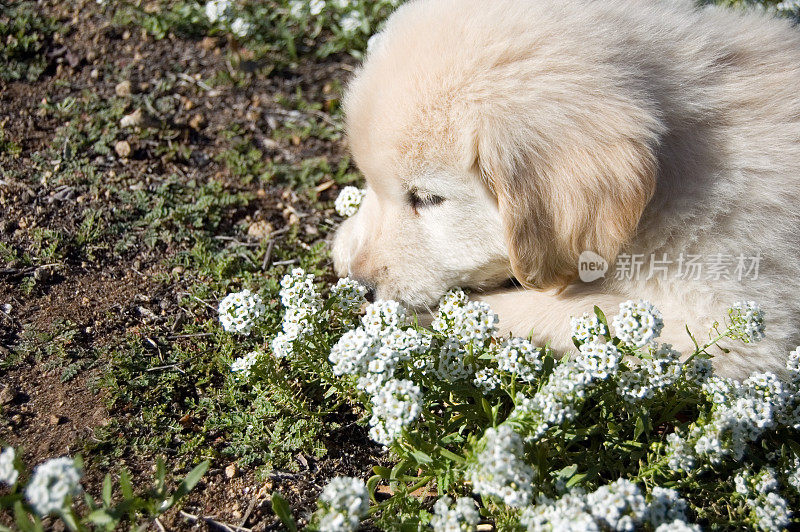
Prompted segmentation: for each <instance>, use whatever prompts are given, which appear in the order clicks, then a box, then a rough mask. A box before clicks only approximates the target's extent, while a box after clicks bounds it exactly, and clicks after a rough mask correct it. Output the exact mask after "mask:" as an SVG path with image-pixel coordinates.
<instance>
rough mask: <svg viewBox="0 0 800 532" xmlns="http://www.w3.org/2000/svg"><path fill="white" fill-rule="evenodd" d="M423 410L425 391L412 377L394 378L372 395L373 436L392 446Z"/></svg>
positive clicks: (374, 438)
mask: <svg viewBox="0 0 800 532" xmlns="http://www.w3.org/2000/svg"><path fill="white" fill-rule="evenodd" d="M421 412H422V391H421V390H420V389H419V386H417V385H416V384H414V383H413V382H411V381H409V380H400V379H392V380H390V381H388V382H387V383H386V384H384V386H383V387H382V388H381V389H380V390H379V391H377V393H375V395H374V396H373V397H372V417H371V418H370V420H369V424H370V425H371V426H372V428H370V430H369V435H370V438H372V439H373V440H375V441H376V442H378V443H380V444H382V445H385V446H387V447H388V446H389V445H391V444H392V442H393V441H394V440H395V439H397V437H398V436H400V434H401V433H402V431H403V428H404V427H407V426H409V425H411V423H413V422H414V421H416V419H417V418H418V417H419V415H420V413H421Z"/></svg>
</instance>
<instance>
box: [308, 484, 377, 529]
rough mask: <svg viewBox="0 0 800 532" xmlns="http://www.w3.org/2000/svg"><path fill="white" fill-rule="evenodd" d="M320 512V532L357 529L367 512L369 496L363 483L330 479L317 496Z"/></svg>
mask: <svg viewBox="0 0 800 532" xmlns="http://www.w3.org/2000/svg"><path fill="white" fill-rule="evenodd" d="M319 502H320V503H321V504H320V506H322V512H321V517H320V522H319V530H320V531H321V532H351V531H353V530H356V529H357V528H358V525H359V524H360V523H361V518H362V517H364V516H365V515H366V514H367V511H368V510H369V495H368V494H367V488H366V486H365V485H364V482H363V481H361V480H360V479H357V478H353V477H336V478H334V479H332V480H331V481H330V482H328V484H327V485H326V486H325V488H324V489H323V490H322V494H321V495H320V496H319Z"/></svg>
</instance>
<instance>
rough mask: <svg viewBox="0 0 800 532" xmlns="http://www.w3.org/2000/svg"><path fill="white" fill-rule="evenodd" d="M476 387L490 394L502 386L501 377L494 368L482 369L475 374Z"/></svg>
mask: <svg viewBox="0 0 800 532" xmlns="http://www.w3.org/2000/svg"><path fill="white" fill-rule="evenodd" d="M472 382H474V383H475V386H477V387H478V388H480V389H481V390H483V391H484V392H486V393H488V392H491V391H492V390H494V389H495V388H497V387H498V386H500V384H501V381H500V375H499V374H498V373H497V370H495V369H493V368H481V369H479V370H478V371H476V372H475V379H473V381H472Z"/></svg>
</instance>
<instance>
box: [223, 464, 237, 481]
mask: <svg viewBox="0 0 800 532" xmlns="http://www.w3.org/2000/svg"><path fill="white" fill-rule="evenodd" d="M236 473H237V469H236V464H231V465H229V466H228V467H226V468H225V478H227V479H231V478H233V477H235V476H236Z"/></svg>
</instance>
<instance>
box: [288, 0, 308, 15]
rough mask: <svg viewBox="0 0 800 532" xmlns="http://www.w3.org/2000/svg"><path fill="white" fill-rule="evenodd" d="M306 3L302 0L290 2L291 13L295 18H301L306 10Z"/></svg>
mask: <svg viewBox="0 0 800 532" xmlns="http://www.w3.org/2000/svg"><path fill="white" fill-rule="evenodd" d="M305 7H306V3H305V2H303V1H302V0H292V2H291V3H290V4H289V14H290V15H291V17H292V18H294V19H301V18H302V17H303V12H304V11H305Z"/></svg>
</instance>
